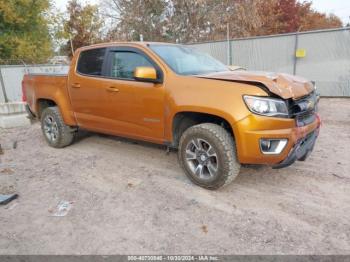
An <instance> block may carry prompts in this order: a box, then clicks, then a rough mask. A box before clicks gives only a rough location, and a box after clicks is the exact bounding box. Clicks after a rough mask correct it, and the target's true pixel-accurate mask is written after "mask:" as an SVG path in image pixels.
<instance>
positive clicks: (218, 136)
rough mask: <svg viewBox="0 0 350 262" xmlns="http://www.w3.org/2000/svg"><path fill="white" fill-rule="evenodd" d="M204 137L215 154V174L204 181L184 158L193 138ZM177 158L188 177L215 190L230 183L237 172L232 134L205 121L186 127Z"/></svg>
mask: <svg viewBox="0 0 350 262" xmlns="http://www.w3.org/2000/svg"><path fill="white" fill-rule="evenodd" d="M196 138H199V139H204V140H206V141H208V142H209V143H210V145H211V146H212V147H213V148H214V150H215V152H216V155H217V163H218V168H217V170H218V171H217V175H216V176H214V178H213V179H212V180H211V181H205V180H203V179H200V178H199V177H198V176H196V175H195V174H194V172H193V171H191V168H190V166H189V164H188V162H187V159H186V148H187V146H188V144H189V143H190V141H193V139H196ZM178 158H179V163H180V165H181V167H182V168H183V169H184V171H185V173H186V175H187V176H188V178H189V179H190V180H191V181H192V182H193V183H195V184H196V185H199V186H201V187H203V188H206V189H210V190H215V189H218V188H221V187H224V186H227V185H228V184H230V183H231V182H232V181H233V180H234V179H235V178H236V177H237V175H238V174H239V171H240V166H241V165H240V163H239V162H238V160H237V153H236V145H235V141H234V139H233V137H232V135H231V134H230V133H229V132H228V131H227V130H225V129H224V128H223V127H221V126H219V125H216V124H211V123H205V124H199V125H195V126H192V127H190V128H188V129H187V130H186V131H185V132H184V133H183V134H182V136H181V138H180V143H179V151H178Z"/></svg>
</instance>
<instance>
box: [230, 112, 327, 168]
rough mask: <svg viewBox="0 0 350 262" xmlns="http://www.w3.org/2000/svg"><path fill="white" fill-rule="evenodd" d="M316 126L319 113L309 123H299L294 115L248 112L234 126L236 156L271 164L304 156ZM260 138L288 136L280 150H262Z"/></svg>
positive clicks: (277, 165)
mask: <svg viewBox="0 0 350 262" xmlns="http://www.w3.org/2000/svg"><path fill="white" fill-rule="evenodd" d="M319 127H320V119H319V117H315V118H314V121H312V122H311V123H310V122H309V123H299V122H298V121H296V119H282V118H271V117H263V116H257V115H254V114H251V115H249V116H248V117H246V118H245V119H243V120H241V121H239V122H237V123H236V124H235V125H234V127H233V129H234V134H235V140H236V145H237V155H238V160H239V162H240V163H242V164H263V165H265V164H266V165H270V166H272V167H274V168H282V167H287V166H289V165H291V164H292V163H294V162H295V161H296V160H305V159H306V158H307V156H308V155H309V154H310V152H311V151H312V149H313V147H314V144H315V141H316V139H317V137H318V133H319ZM260 139H287V140H288V143H287V145H286V146H285V147H284V149H283V151H282V152H281V153H280V154H263V153H262V152H261V149H260Z"/></svg>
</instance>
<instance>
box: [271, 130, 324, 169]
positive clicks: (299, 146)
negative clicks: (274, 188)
mask: <svg viewBox="0 0 350 262" xmlns="http://www.w3.org/2000/svg"><path fill="white" fill-rule="evenodd" d="M319 132H320V128H319V127H318V128H317V129H315V130H314V131H313V132H311V133H310V134H308V135H307V136H306V137H304V138H302V139H300V140H299V141H298V142H297V143H296V144H295V145H294V147H293V148H292V150H291V151H290V152H289V154H288V156H287V158H286V159H284V160H283V161H282V162H280V163H279V164H276V165H273V166H272V168H274V169H279V168H284V167H287V166H290V165H292V164H293V163H294V162H295V161H297V160H299V161H305V160H306V159H307V157H308V156H309V155H310V153H311V152H312V150H313V149H314V146H315V142H316V139H317V137H318V134H319Z"/></svg>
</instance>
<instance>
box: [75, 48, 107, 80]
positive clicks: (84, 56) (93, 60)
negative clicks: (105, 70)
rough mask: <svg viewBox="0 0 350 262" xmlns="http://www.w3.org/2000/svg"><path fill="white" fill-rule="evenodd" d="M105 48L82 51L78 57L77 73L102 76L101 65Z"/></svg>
mask: <svg viewBox="0 0 350 262" xmlns="http://www.w3.org/2000/svg"><path fill="white" fill-rule="evenodd" d="M105 53H106V48H96V49H90V50H86V51H82V52H81V53H80V56H79V61H78V66H77V71H78V72H79V73H81V74H84V75H92V76H100V75H102V65H103V60H104V57H105Z"/></svg>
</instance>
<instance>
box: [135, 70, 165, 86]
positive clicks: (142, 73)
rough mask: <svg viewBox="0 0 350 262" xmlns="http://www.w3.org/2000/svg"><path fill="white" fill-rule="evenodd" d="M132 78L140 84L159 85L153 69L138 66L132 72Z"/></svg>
mask: <svg viewBox="0 0 350 262" xmlns="http://www.w3.org/2000/svg"><path fill="white" fill-rule="evenodd" d="M134 78H135V80H137V81H141V82H151V83H160V82H161V81H160V80H159V79H158V77H157V71H156V69H155V68H153V67H146V66H139V67H136V68H135V70H134Z"/></svg>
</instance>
